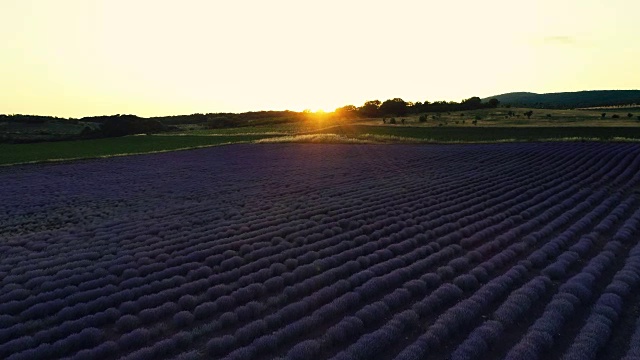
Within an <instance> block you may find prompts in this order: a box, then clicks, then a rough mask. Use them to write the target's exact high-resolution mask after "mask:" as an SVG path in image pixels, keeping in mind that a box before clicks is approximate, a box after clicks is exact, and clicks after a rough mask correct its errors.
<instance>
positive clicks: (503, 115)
mask: <svg viewBox="0 0 640 360" xmlns="http://www.w3.org/2000/svg"><path fill="white" fill-rule="evenodd" d="M526 110H527V109H506V108H499V109H482V110H476V111H468V112H451V113H438V114H427V115H428V120H427V121H426V122H420V121H419V117H418V116H417V115H412V116H405V117H398V118H397V119H396V120H397V124H395V125H391V124H389V123H388V122H389V119H386V120H385V121H386V122H387V124H383V119H381V118H380V119H378V118H372V119H351V120H348V119H335V118H334V119H330V118H321V117H320V118H318V117H316V118H310V119H309V120H305V121H297V122H290V123H281V122H276V123H268V122H267V123H264V124H261V125H255V126H244V127H235V128H222V129H207V128H205V127H203V126H201V125H198V124H193V125H189V124H187V125H182V126H180V129H179V130H178V131H174V132H168V133H164V134H156V135H149V136H145V135H142V136H126V137H120V138H106V139H95V140H78V141H57V142H40V143H30V144H0V165H8V164H19V163H30V162H43V161H57V160H71V159H87V158H96V157H108V156H119V155H131V154H143V153H151V152H160V151H172V150H180V149H189V148H198V147H205V146H214V145H221V144H231V143H239V142H312V143H326V142H331V143H336V142H338V143H471V142H511V141H640V122H639V121H638V120H637V118H636V117H626V116H624V114H626V113H627V112H631V111H633V112H634V113H638V109H615V110H614V109H607V110H547V109H534V114H533V116H532V117H531V118H530V119H529V118H526V117H525V116H523V115H522V114H523V113H524V112H525V111H526ZM509 112H513V113H516V114H518V115H517V116H508V114H509ZM602 112H607V117H605V118H602V117H601V113H602ZM613 114H619V117H618V118H615V119H614V118H611V117H612V115H613ZM402 119H404V120H405V124H404V125H402V124H401V120H402ZM474 120H477V125H473V121H474Z"/></svg>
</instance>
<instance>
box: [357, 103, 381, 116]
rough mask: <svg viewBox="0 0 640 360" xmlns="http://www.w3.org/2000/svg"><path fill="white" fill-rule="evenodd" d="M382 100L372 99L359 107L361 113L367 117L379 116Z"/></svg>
mask: <svg viewBox="0 0 640 360" xmlns="http://www.w3.org/2000/svg"><path fill="white" fill-rule="evenodd" d="M380 104H381V103H380V100H370V101H367V102H365V103H364V105H362V106H361V107H359V108H358V112H359V113H360V115H362V116H365V117H377V116H378V115H379V114H380V111H379V109H380Z"/></svg>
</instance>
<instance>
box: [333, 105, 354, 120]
mask: <svg viewBox="0 0 640 360" xmlns="http://www.w3.org/2000/svg"><path fill="white" fill-rule="evenodd" d="M357 111H358V109H357V108H356V107H355V106H353V105H346V106H343V107H339V108H337V109H336V110H335V111H334V112H335V113H336V115H338V116H341V117H343V118H352V117H354V116H355V115H356V112H357Z"/></svg>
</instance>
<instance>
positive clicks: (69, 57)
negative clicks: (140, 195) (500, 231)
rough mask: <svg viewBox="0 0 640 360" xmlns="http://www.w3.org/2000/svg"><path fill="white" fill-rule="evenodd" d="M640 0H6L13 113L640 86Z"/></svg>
mask: <svg viewBox="0 0 640 360" xmlns="http://www.w3.org/2000/svg"><path fill="white" fill-rule="evenodd" d="M638 14H640V1H637V0H610V1H602V0H600V1H594V0H570V1H568V0H536V1H513V0H486V1H475V0H468V1H467V0H465V1H384V2H383V1H371V0H369V1H345V0H342V1H333V0H329V1H327V0H325V1H280V0H273V1H257V0H256V1H216V0H210V1H205V0H185V1H177V0H176V1H163V0H104V1H98V0H55V1H54V0H0V53H1V54H2V55H1V56H0V84H1V85H2V87H1V88H0V89H1V90H0V113H6V114H12V113H21V114H38V115H54V116H62V117H81V116H89V115H106V114H125V113H127V114H137V115H140V116H155V115H175V114H191V113H197V112H198V113H209V112H244V111H257V110H285V109H289V110H297V111H300V110H303V109H311V110H313V111H315V110H319V109H323V110H328V111H331V110H333V109H335V108H336V107H339V106H343V105H347V104H353V105H356V106H360V105H362V103H364V101H366V100H374V99H379V100H385V99H389V98H395V97H401V98H403V99H404V100H406V101H425V100H429V101H438V100H447V101H450V100H453V101H460V100H462V99H464V98H468V97H471V96H480V97H485V96H490V95H496V94H500V93H505V92H511V91H532V92H539V93H544V92H558V91H578V90H595V89H638V88H640V86H639V84H640V71H638V61H639V60H638V59H640V42H639V41H638V39H640V26H638Z"/></svg>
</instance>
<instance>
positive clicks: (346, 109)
mask: <svg viewBox="0 0 640 360" xmlns="http://www.w3.org/2000/svg"><path fill="white" fill-rule="evenodd" d="M499 104H500V101H498V100H497V99H491V100H489V101H487V102H482V100H481V99H480V98H479V97H477V96H474V97H471V98H468V99H464V100H462V101H461V102H455V101H449V102H447V101H436V102H429V101H424V102H420V101H418V102H416V103H413V102H407V101H404V100H402V99H401V98H394V99H389V100H385V101H384V102H381V101H380V100H370V101H366V102H365V103H364V105H362V106H360V107H356V106H354V105H346V106H343V107H340V108H337V109H336V111H335V112H336V114H337V115H342V116H343V117H386V116H405V115H410V114H420V113H427V112H450V111H466V110H477V109H490V108H496V107H498V105H499Z"/></svg>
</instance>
